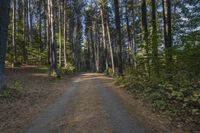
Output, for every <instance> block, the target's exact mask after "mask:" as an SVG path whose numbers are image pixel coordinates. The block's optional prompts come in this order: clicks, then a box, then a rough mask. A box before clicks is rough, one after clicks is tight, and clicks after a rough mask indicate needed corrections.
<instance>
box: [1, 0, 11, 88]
mask: <svg viewBox="0 0 200 133" xmlns="http://www.w3.org/2000/svg"><path fill="white" fill-rule="evenodd" d="M9 8H10V0H0V89H1V88H2V87H4V86H5V70H4V69H5V58H6V45H7V37H8V36H7V33H8V18H9Z"/></svg>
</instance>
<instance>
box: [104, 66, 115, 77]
mask: <svg viewBox="0 0 200 133" xmlns="http://www.w3.org/2000/svg"><path fill="white" fill-rule="evenodd" d="M105 74H106V75H107V76H114V73H113V70H112V68H108V69H107V70H105Z"/></svg>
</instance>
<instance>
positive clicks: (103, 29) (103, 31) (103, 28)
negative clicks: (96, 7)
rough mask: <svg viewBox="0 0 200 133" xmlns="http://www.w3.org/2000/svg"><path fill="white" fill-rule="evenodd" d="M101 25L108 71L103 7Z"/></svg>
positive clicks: (106, 62) (106, 63)
mask: <svg viewBox="0 0 200 133" xmlns="http://www.w3.org/2000/svg"><path fill="white" fill-rule="evenodd" d="M100 12H101V23H102V24H101V25H102V34H103V38H102V39H103V48H104V58H105V65H106V71H107V70H108V68H109V67H108V58H107V47H106V35H105V34H106V33H105V23H104V15H103V9H101V11H100Z"/></svg>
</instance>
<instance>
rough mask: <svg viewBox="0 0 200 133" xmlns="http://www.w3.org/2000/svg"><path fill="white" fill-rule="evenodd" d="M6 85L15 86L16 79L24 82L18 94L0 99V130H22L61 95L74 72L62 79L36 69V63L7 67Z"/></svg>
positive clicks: (6, 131) (15, 132)
mask: <svg viewBox="0 0 200 133" xmlns="http://www.w3.org/2000/svg"><path fill="white" fill-rule="evenodd" d="M6 77H7V85H8V87H10V88H14V87H15V84H16V82H18V83H19V84H20V86H22V89H23V94H22V95H20V97H19V98H18V97H17V98H9V99H8V98H1V99H0V132H2V133H18V132H19V133H20V132H22V130H23V128H24V127H25V125H27V123H29V122H30V121H31V120H32V119H33V118H34V116H36V115H37V114H38V113H39V112H41V111H42V110H44V109H45V108H46V107H47V105H49V104H50V103H52V102H53V101H54V100H55V99H56V98H57V97H59V96H60V95H61V94H62V93H63V92H64V91H65V90H66V89H67V88H68V87H67V86H68V83H69V82H66V81H69V80H70V79H71V78H72V77H73V76H64V77H62V79H60V80H59V79H55V78H52V77H51V78H50V77H48V75H47V74H44V73H39V72H37V67H35V66H23V67H20V68H10V67H8V68H6Z"/></svg>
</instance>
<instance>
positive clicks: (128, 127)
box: [25, 73, 152, 133]
mask: <svg viewBox="0 0 200 133" xmlns="http://www.w3.org/2000/svg"><path fill="white" fill-rule="evenodd" d="M115 89H116V88H115V86H114V85H113V83H112V80H111V79H110V78H107V77H105V76H103V75H102V74H96V73H84V74H80V75H79V76H77V77H75V78H74V80H72V82H71V84H70V86H69V89H68V90H67V91H66V92H64V93H63V95H62V96H60V97H59V98H58V99H56V100H55V102H54V103H53V104H51V105H49V106H48V108H46V109H45V110H44V111H43V112H41V113H40V114H39V115H38V116H37V117H36V118H35V119H34V120H33V121H32V122H31V123H30V124H29V125H28V126H27V130H26V131H25V132H27V133H51V132H52V133H143V132H148V133H149V132H152V129H151V130H150V129H149V128H147V127H144V125H143V124H142V123H141V121H142V120H139V119H138V117H136V116H135V115H134V113H133V112H131V110H130V109H129V107H128V105H126V101H124V100H123V98H121V97H120V96H119V95H118V94H117V93H116V92H115Z"/></svg>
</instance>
